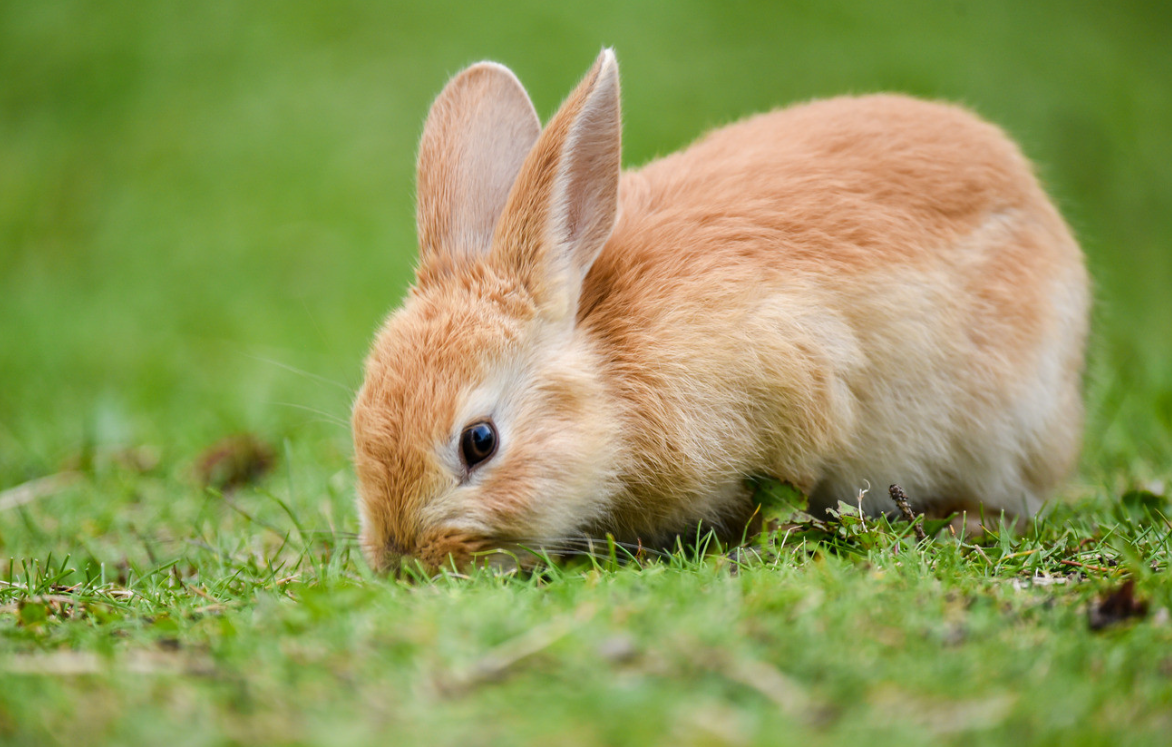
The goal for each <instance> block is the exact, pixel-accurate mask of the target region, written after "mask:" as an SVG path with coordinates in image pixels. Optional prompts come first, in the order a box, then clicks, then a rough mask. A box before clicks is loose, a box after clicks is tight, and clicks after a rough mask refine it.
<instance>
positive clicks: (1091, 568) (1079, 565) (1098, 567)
mask: <svg viewBox="0 0 1172 747" xmlns="http://www.w3.org/2000/svg"><path fill="white" fill-rule="evenodd" d="M1058 562H1059V563H1060V564H1062V565H1073V566H1075V567H1076V568H1086V569H1087V570H1088V571H1098V572H1099V573H1113V572H1115V571H1118V570H1120V569H1119V568H1104V567H1103V566H1101V565H1087V564H1086V563H1079V562H1077V561H1075V560H1059V561H1058Z"/></svg>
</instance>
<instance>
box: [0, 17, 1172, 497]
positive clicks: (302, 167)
mask: <svg viewBox="0 0 1172 747" xmlns="http://www.w3.org/2000/svg"><path fill="white" fill-rule="evenodd" d="M1170 39H1172V5H1170V4H1168V3H1167V2H1152V3H1137V2H1120V3H1101V2H1098V3H1096V2H1051V1H1046V2H1042V1H1038V0H1031V1H1030V2H1021V0H982V1H981V2H935V1H927V0H922V1H919V2H907V3H872V2H844V1H841V0H833V1H828V0H819V1H818V2H758V3H741V2H697V1H695V0H685V1H679V0H677V1H675V2H666V1H660V2H632V1H631V0H625V1H623V2H613V1H610V0H604V1H596V2H592V3H588V4H586V3H583V4H575V5H571V4H568V3H549V2H513V3H509V4H507V5H504V4H489V3H450V2H426V3H424V2H420V3H411V4H408V3H362V2H342V1H335V2H330V3H309V2H280V3H223V2H204V3H183V4H179V3H142V2H111V1H109V0H107V1H105V2H61V1H59V0H42V1H38V2H27V1H24V2H21V1H17V0H2V2H0V487H5V486H8V485H12V484H15V483H18V482H21V481H23V480H25V479H29V478H31V477H35V476H37V475H40V474H45V473H46V472H52V471H55V470H57V469H59V468H60V465H61V463H62V461H63V460H65V459H68V458H69V456H70V455H71V454H73V453H75V452H76V451H77V450H78V449H80V448H81V447H82V445H84V444H86V443H98V444H111V445H113V444H140V443H145V444H153V445H156V446H158V447H159V448H161V449H162V451H163V454H164V459H165V460H168V461H170V462H172V463H181V462H183V460H189V459H190V458H191V456H192V454H194V453H195V452H196V451H197V450H198V449H199V448H200V447H201V446H203V445H205V444H206V443H207V442H208V441H210V440H212V439H215V438H218V437H220V436H222V435H224V434H226V433H231V432H236V431H246V430H247V431H256V432H259V433H262V434H265V435H266V436H268V437H270V438H283V437H287V438H290V439H293V440H300V442H301V443H318V442H320V443H327V444H331V445H332V447H336V450H337V453H339V454H344V452H345V450H346V448H348V447H347V438H348V437H347V433H346V431H345V428H344V427H342V426H340V425H339V424H338V423H335V422H323V421H330V417H329V416H336V417H340V418H345V417H346V414H347V410H348V405H349V399H350V394H349V392H348V391H347V388H351V389H352V388H353V387H355V386H356V385H357V384H358V383H359V382H360V376H361V372H360V365H361V360H362V357H363V355H364V352H365V350H366V346H367V344H368V341H369V339H370V336H371V334H372V332H373V330H374V329H375V327H376V325H377V324H378V322H379V321H380V319H381V317H382V316H383V315H384V314H385V312H386V311H387V310H388V309H389V308H391V307H392V306H393V305H394V304H395V303H396V302H397V300H398V298H399V297H400V295H401V294H402V293H403V291H404V289H405V287H406V286H407V284H408V282H409V280H410V271H411V267H412V263H413V261H414V253H415V244H414V232H413V225H412V217H413V191H412V189H413V188H412V181H413V161H414V153H415V145H416V139H417V137H418V134H419V129H420V126H421V124H422V121H423V118H424V116H425V114H426V112H427V107H428V105H429V103H430V101H431V99H432V97H433V96H434V95H435V94H436V93H437V92H438V91H439V90H440V88H441V86H442V85H443V84H444V82H445V80H446V79H447V78H448V76H450V75H451V74H453V73H455V72H456V71H458V70H459V69H460V68H462V67H463V66H464V65H466V64H468V63H470V62H473V61H476V60H479V59H484V58H489V59H495V60H498V61H501V62H503V63H505V64H507V65H509V66H510V67H512V68H513V70H514V71H515V72H516V73H517V74H518V76H519V77H520V78H521V80H522V81H523V82H524V83H525V84H526V86H527V87H528V88H529V91H530V93H531V95H532V97H533V99H534V102H535V103H536V105H537V108H538V110H539V112H541V114H542V115H543V117H545V116H548V114H549V113H550V112H552V111H553V110H554V108H555V107H556V106H557V104H558V102H559V101H560V99H561V97H562V96H563V95H565V93H567V92H568V91H569V90H570V88H571V86H572V85H573V84H574V83H575V82H576V80H577V78H578V77H579V76H580V75H581V74H582V73H583V72H584V71H585V70H586V69H587V67H588V66H589V64H590V63H591V61H592V60H593V58H594V56H595V55H596V53H597V52H598V49H599V48H600V47H601V46H603V45H613V46H614V47H615V48H616V49H617V52H618V56H619V61H620V65H621V69H622V75H623V86H624V89H623V94H624V119H625V126H626V130H625V161H626V163H628V164H639V163H642V162H644V161H646V160H648V159H650V158H653V157H654V156H655V155H656V154H661V153H667V152H670V151H672V150H674V149H676V148H678V147H680V146H682V145H684V144H685V143H687V142H688V141H690V140H692V139H693V138H695V137H696V136H697V135H698V134H700V133H701V132H703V131H704V130H706V129H708V128H711V127H714V126H718V125H720V124H722V123H725V122H729V121H732V120H735V119H737V118H739V117H741V116H743V115H746V114H748V113H751V112H756V111H761V110H765V109H769V108H771V107H776V106H781V105H785V104H788V103H791V102H796V101H802V100H805V99H810V98H814V97H823V96H830V95H834V94H841V93H852V92H854V93H859V92H869V91H879V90H896V91H905V92H910V93H913V94H917V95H921V96H927V97H939V98H944V99H949V100H953V101H959V102H963V103H965V104H967V105H969V106H971V107H973V108H974V109H975V110H976V111H978V112H980V113H981V114H983V115H985V116H986V117H988V118H990V119H991V120H993V121H995V122H997V123H999V124H1001V125H1002V126H1004V127H1005V128H1006V129H1007V130H1008V131H1009V132H1010V133H1011V134H1012V135H1013V136H1014V137H1016V138H1017V139H1018V140H1019V141H1020V142H1021V144H1022V145H1023V147H1024V149H1025V151H1026V152H1027V153H1028V154H1029V155H1030V156H1031V157H1032V158H1034V159H1035V160H1036V162H1037V163H1038V165H1039V170H1040V173H1041V175H1042V177H1043V179H1044V181H1045V183H1046V184H1047V185H1048V187H1049V189H1050V191H1051V193H1052V194H1053V195H1054V197H1055V198H1056V200H1057V201H1058V202H1059V204H1060V205H1061V207H1062V209H1063V211H1064V213H1065V214H1066V216H1067V218H1068V219H1069V221H1070V222H1071V224H1072V225H1073V226H1074V228H1075V230H1076V232H1077V234H1078V235H1079V237H1080V238H1081V241H1082V243H1083V245H1084V247H1085V249H1086V251H1087V254H1088V256H1089V261H1090V265H1091V268H1092V273H1093V275H1094V278H1095V283H1096V296H1097V309H1096V327H1095V329H1096V334H1095V340H1094V343H1093V354H1092V363H1091V367H1090V372H1091V373H1090V376H1089V378H1088V392H1089V393H1088V398H1089V401H1090V408H1091V419H1090V421H1089V424H1088V439H1087V444H1088V445H1087V451H1086V454H1085V457H1084V476H1086V477H1087V478H1089V479H1098V478H1103V477H1105V478H1106V479H1112V477H1111V476H1112V475H1114V476H1116V477H1117V476H1119V475H1124V476H1125V478H1126V479H1143V478H1145V477H1148V476H1150V475H1151V474H1157V473H1159V472H1160V470H1161V469H1166V467H1167V464H1168V461H1169V457H1170V456H1172V435H1170V433H1172V363H1170V360H1172V355H1170V354H1172V323H1170V321H1172V292H1170V291H1172V168H1170V167H1169V165H1170V164H1172V137H1170V135H1172V44H1170V42H1169V40H1170ZM288 367H292V368H295V369H299V370H301V371H305V372H308V373H309V374H312V376H310V375H303V374H299V373H295V372H294V371H292V370H290V368H288ZM314 377H321V379H318V378H314ZM327 382H334V383H337V384H340V385H341V386H335V385H334V383H327ZM301 408H310V409H308V410H307V409H301ZM313 410H318V411H321V412H323V413H326V414H327V415H319V414H317V413H315V412H313Z"/></svg>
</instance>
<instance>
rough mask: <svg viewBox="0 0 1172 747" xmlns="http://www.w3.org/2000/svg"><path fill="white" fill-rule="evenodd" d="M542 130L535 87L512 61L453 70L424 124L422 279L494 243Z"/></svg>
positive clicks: (419, 211)
mask: <svg viewBox="0 0 1172 747" xmlns="http://www.w3.org/2000/svg"><path fill="white" fill-rule="evenodd" d="M540 133H541V122H540V121H539V120H538V119H537V112H536V111H534V109H533V104H532V103H530V101H529V96H528V94H526V93H525V89H524V88H523V87H522V86H521V83H520V81H518V80H517V78H516V76H514V75H513V73H512V72H511V71H510V70H509V69H508V68H506V67H505V66H504V65H498V64H496V63H494V62H480V63H477V64H475V65H472V66H471V67H469V68H467V69H466V70H464V71H463V72H462V73H460V74H459V75H457V76H456V77H455V78H453V79H452V80H451V81H450V82H449V83H448V84H447V86H445V87H444V90H443V92H442V93H440V95H439V97H438V98H436V100H435V103H434V104H432V106H431V111H430V112H429V113H428V115H427V124H425V125H424V127H423V137H422V139H421V140H420V143H419V163H418V167H417V169H418V170H417V178H416V190H417V193H418V195H417V201H418V204H417V208H416V226H417V230H418V233H419V255H420V260H421V265H420V274H421V279H423V277H426V276H428V275H431V274H436V275H444V274H447V273H449V272H451V271H452V270H453V269H455V268H456V267H458V266H459V265H460V264H462V263H464V262H465V261H466V260H467V259H469V258H471V257H475V256H478V255H480V254H483V253H484V252H487V251H488V248H489V245H490V243H491V241H492V232H493V227H494V226H495V225H496V222H497V219H498V218H499V217H500V214H501V211H502V210H503V209H504V206H505V200H506V198H507V197H508V195H509V190H510V189H511V188H512V186H513V182H514V181H515V180H516V178H517V172H518V171H520V170H521V164H522V163H523V162H524V160H525V156H526V155H527V154H528V153H529V150H530V148H532V147H533V144H534V143H535V142H536V141H537V136H538V135H539V134H540Z"/></svg>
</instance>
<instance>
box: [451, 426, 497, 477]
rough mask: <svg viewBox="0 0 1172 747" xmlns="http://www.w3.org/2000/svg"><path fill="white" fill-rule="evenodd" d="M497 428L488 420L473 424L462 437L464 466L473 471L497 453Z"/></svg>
mask: <svg viewBox="0 0 1172 747" xmlns="http://www.w3.org/2000/svg"><path fill="white" fill-rule="evenodd" d="M496 441H497V439H496V428H495V427H493V424H492V423H491V422H489V421H487V420H482V421H481V422H479V423H473V424H472V425H470V426H468V427H467V428H465V429H464V433H463V435H461V436H460V456H462V457H463V458H464V466H466V467H468V469H472V468H473V467H475V466H476V465H478V464H480V463H481V462H483V461H484V460H485V459H488V458H489V457H490V456H492V455H493V454H495V453H496Z"/></svg>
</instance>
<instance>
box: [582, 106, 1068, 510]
mask: <svg viewBox="0 0 1172 747" xmlns="http://www.w3.org/2000/svg"><path fill="white" fill-rule="evenodd" d="M620 194H621V212H620V216H621V217H620V219H619V222H618V224H617V226H616V228H615V231H614V233H613V235H612V237H611V239H610V241H609V242H608V244H607V246H606V247H605V248H604V249H603V251H602V253H601V254H600V256H599V257H598V259H597V261H596V262H595V264H594V265H593V267H592V269H591V271H590V273H589V275H588V276H587V278H586V281H585V284H584V287H583V292H582V303H581V306H580V309H579V319H580V322H581V323H582V324H583V325H584V326H585V327H586V328H587V329H589V330H590V331H591V333H592V334H593V335H594V337H595V338H596V340H597V344H598V346H599V348H600V349H601V350H603V351H604V357H605V359H606V360H607V361H608V362H609V365H611V366H612V368H613V370H614V372H615V379H614V380H615V381H616V382H619V383H616V385H615V386H616V389H617V390H618V391H617V392H616V393H617V394H618V395H619V396H620V397H622V398H623V399H625V400H626V401H627V402H628V403H629V405H630V410H629V411H630V412H631V418H632V421H631V423H630V432H632V433H635V434H643V435H642V436H641V437H640V438H636V439H635V449H634V450H633V452H632V455H631V467H630V469H631V472H630V474H633V475H635V474H639V475H644V476H645V475H654V476H655V477H654V478H653V479H650V481H649V480H648V478H646V477H642V478H640V479H639V480H636V481H634V482H633V483H632V485H631V490H632V492H633V493H635V494H637V495H636V496H635V498H636V499H637V500H636V501H635V503H637V504H639V505H641V506H644V507H646V506H662V507H663V509H662V512H666V513H662V512H661V513H662V515H660V516H658V517H657V520H658V521H659V522H660V523H663V522H666V523H668V524H670V523H671V515H670V511H671V510H672V508H671V507H672V506H678V505H696V504H697V502H699V503H703V502H704V500H705V499H704V498H703V496H705V495H712V496H718V498H714V499H713V504H712V505H713V506H714V507H715V506H718V505H725V504H727V493H728V491H730V490H735V489H736V488H735V484H736V483H737V481H738V480H739V476H740V475H743V474H745V473H748V472H754V471H765V472H771V473H773V474H775V475H776V476H778V477H781V478H783V479H789V480H791V481H794V482H795V483H797V484H799V485H800V486H801V487H803V488H805V489H807V490H810V491H812V493H813V496H814V498H815V501H816V502H821V503H824V504H829V505H833V501H834V500H837V499H852V498H853V496H854V495H855V492H856V491H857V490H858V489H859V488H862V487H864V486H865V485H867V484H870V485H872V486H875V487H877V488H885V487H886V485H887V483H888V482H896V481H898V482H900V483H901V484H903V485H904V487H905V488H907V489H908V492H909V493H910V494H911V495H912V497H913V499H914V500H916V501H918V502H919V503H920V505H921V507H927V508H931V507H935V508H938V509H941V510H945V509H948V508H951V507H954V506H956V507H964V506H974V505H975V504H976V503H977V502H979V501H983V502H984V503H985V505H986V506H987V507H989V508H991V509H993V510H996V509H997V508H999V507H1000V508H1006V509H1009V510H1011V511H1016V512H1024V513H1029V512H1032V511H1033V510H1035V509H1036V507H1037V505H1038V501H1039V500H1040V499H1041V498H1042V497H1043V496H1044V495H1045V493H1046V492H1047V491H1048V490H1049V489H1050V488H1052V487H1053V485H1054V484H1055V483H1056V482H1057V481H1058V480H1059V479H1060V478H1061V477H1062V476H1063V475H1064V474H1065V473H1066V472H1067V471H1068V470H1069V468H1070V467H1071V465H1072V463H1073V460H1074V459H1075V457H1076V455H1077V450H1078V443H1079V436H1080V429H1081V413H1082V407H1081V399H1080V394H1079V388H1080V385H1079V381H1080V377H1081V371H1082V360H1083V347H1084V342H1085V336H1086V319H1087V305H1088V291H1087V279H1086V275H1085V270H1084V268H1083V261H1082V254H1081V252H1080V250H1079V248H1078V246H1077V244H1076V243H1075V241H1074V239H1073V238H1072V237H1071V235H1070V232H1069V230H1068V229H1067V227H1066V225H1065V223H1064V222H1063V221H1062V219H1061V217H1060V216H1059V215H1058V213H1057V211H1056V210H1055V209H1054V208H1053V206H1052V204H1051V203H1050V202H1049V200H1048V199H1047V197H1046V196H1045V193H1044V192H1043V191H1042V189H1041V187H1040V186H1039V185H1038V183H1037V180H1036V179H1035V177H1034V176H1033V173H1032V169H1031V167H1030V164H1029V163H1028V161H1027V160H1026V159H1025V158H1024V157H1023V156H1022V155H1021V153H1020V152H1019V150H1018V149H1017V147H1016V146H1015V145H1014V144H1013V143H1012V142H1010V141H1009V140H1008V139H1007V138H1006V137H1005V135H1004V134H1003V133H1002V132H1001V131H1000V130H999V129H998V128H996V127H994V126H992V125H990V124H987V123H985V122H983V121H981V120H979V119H977V118H976V117H974V116H973V115H972V114H970V113H968V112H966V111H964V110H963V109H960V108H957V107H953V106H948V105H943V104H936V103H929V102H923V101H918V100H914V99H909V98H905V97H900V96H869V97H863V98H840V99H831V100H826V101H820V102H815V103H812V104H807V105H804V106H799V107H795V108H791V109H786V110H782V111H777V112H773V113H769V114H764V115H760V116H757V117H753V118H751V119H748V120H745V121H742V122H739V123H737V124H734V125H731V126H729V127H725V128H723V129H720V130H717V131H715V132H713V133H710V134H709V135H708V136H706V137H705V138H703V139H702V140H700V141H699V142H697V143H696V144H695V145H693V146H691V147H690V148H688V149H686V150H684V151H681V152H679V153H676V154H674V155H671V156H668V157H666V158H664V159H661V160H659V161H656V162H653V163H651V164H649V165H647V166H646V167H644V168H642V169H640V170H637V171H633V172H628V173H627V174H625V175H624V177H623V181H622V186H621V193H620ZM747 400H749V401H747ZM876 492H883V491H876ZM662 495H675V496H676V497H677V498H678V499H683V498H685V497H687V498H688V500H666V501H662V500H660V496H662ZM701 508H702V507H701ZM874 508H876V509H885V508H887V506H886V504H885V503H883V502H882V501H881V500H880V501H877V502H876V503H875V504H874ZM713 511H714V512H716V508H713ZM701 513H703V511H701ZM693 518H694V516H692V515H689V516H680V523H686V521H688V520H691V519H693ZM709 518H714V519H716V518H719V517H716V516H711V517H709ZM630 523H631V524H632V528H633V529H635V528H637V527H635V526H634V525H636V524H639V523H642V522H641V521H638V520H637V519H636V518H635V517H632V518H631V520H630Z"/></svg>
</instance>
